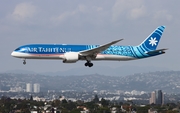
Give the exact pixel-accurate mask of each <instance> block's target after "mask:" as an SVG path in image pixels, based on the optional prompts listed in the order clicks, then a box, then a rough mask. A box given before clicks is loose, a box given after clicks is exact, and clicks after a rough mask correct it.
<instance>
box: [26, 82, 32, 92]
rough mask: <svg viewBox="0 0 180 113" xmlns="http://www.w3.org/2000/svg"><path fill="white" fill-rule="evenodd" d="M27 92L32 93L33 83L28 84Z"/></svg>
mask: <svg viewBox="0 0 180 113" xmlns="http://www.w3.org/2000/svg"><path fill="white" fill-rule="evenodd" d="M26 92H32V84H31V83H27V84H26Z"/></svg>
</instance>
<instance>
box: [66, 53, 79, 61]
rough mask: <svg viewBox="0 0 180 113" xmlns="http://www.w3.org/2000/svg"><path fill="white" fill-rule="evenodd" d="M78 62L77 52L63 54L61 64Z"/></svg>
mask: <svg viewBox="0 0 180 113" xmlns="http://www.w3.org/2000/svg"><path fill="white" fill-rule="evenodd" d="M78 60H79V53H78V52H67V53H65V54H64V58H63V63H75V62H77V61H78Z"/></svg>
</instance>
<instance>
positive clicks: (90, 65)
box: [84, 61, 93, 67]
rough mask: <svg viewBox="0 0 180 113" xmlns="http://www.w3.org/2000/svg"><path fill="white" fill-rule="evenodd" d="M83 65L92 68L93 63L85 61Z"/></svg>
mask: <svg viewBox="0 0 180 113" xmlns="http://www.w3.org/2000/svg"><path fill="white" fill-rule="evenodd" d="M84 65H85V66H89V67H92V66H93V63H91V62H89V61H87V62H86V63H85V64H84Z"/></svg>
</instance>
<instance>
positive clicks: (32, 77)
mask: <svg viewBox="0 0 180 113" xmlns="http://www.w3.org/2000/svg"><path fill="white" fill-rule="evenodd" d="M0 77H1V79H0V88H1V90H9V89H10V87H15V86H20V87H23V88H24V89H25V85H26V83H40V85H41V91H47V90H56V91H60V90H77V91H85V90H86V91H93V90H124V91H131V90H139V91H142V90H143V91H148V92H151V91H153V90H156V89H161V90H163V91H164V92H168V93H180V82H179V81H180V71H163V72H150V73H140V74H134V75H129V76H124V77H117V76H104V75H99V74H93V75H81V76H80V75H71V76H47V75H38V74H12V73H11V74H10V73H1V74H0Z"/></svg>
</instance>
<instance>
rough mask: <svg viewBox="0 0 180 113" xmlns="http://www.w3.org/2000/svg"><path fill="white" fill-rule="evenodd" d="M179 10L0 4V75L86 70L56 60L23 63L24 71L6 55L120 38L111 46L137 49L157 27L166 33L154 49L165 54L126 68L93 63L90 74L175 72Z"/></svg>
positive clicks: (136, 1) (135, 1) (42, 1)
mask: <svg viewBox="0 0 180 113" xmlns="http://www.w3.org/2000/svg"><path fill="white" fill-rule="evenodd" d="M179 5H180V1H179V0H171V1H169V0H166V1H165V0H53V1H50V0H32V1H29V0H1V5H0V39H1V40H0V52H1V59H0V72H3V71H7V70H16V69H23V70H31V71H35V72H44V71H63V70H68V69H72V68H82V69H83V68H87V67H85V66H84V63H85V61H84V62H83V61H80V62H78V63H76V64H63V63H62V61H61V60H27V65H25V66H24V65H23V64H22V61H21V59H17V58H13V57H11V55H10V54H11V52H12V51H13V50H14V49H16V48H17V47H18V46H20V45H24V44H29V43H60V44H61V43H63V44H64V43H66V44H104V43H107V42H110V41H113V40H117V39H121V38H123V39H124V40H123V41H122V42H119V43H117V45H138V44H140V43H141V42H142V41H143V40H144V39H145V38H146V37H147V36H148V35H149V34H150V33H151V32H152V31H153V30H154V29H155V28H156V27H158V26H160V25H165V26H166V29H165V32H164V34H163V36H162V39H161V42H160V43H159V46H158V48H159V49H161V48H169V50H168V51H167V52H166V54H164V55H160V56H156V57H152V58H148V59H142V60H136V61H128V62H118V61H117V62H114V61H95V62H94V66H93V67H92V68H96V67H97V68H98V66H109V67H113V68H117V67H121V66H124V65H131V66H140V67H141V66H142V67H144V66H148V67H151V66H153V67H160V68H167V69H172V70H179V67H180V60H179V59H178V58H180V54H179V49H180V44H179V43H180V35H179V34H180V31H179V30H180V12H179V10H180V8H179ZM89 69H90V68H89ZM149 70H150V71H153V70H151V69H149ZM82 71H83V70H82ZM99 71H103V70H99ZM119 71H120V70H119ZM120 72H121V71H120Z"/></svg>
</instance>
